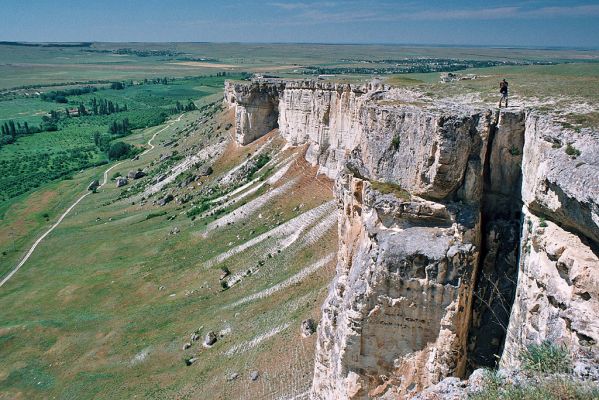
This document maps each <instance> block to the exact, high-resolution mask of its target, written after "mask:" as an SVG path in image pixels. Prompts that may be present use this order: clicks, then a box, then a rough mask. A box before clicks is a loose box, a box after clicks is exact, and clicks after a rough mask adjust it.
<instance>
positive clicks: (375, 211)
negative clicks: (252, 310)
mask: <svg viewBox="0 0 599 400" xmlns="http://www.w3.org/2000/svg"><path fill="white" fill-rule="evenodd" d="M225 99H226V101H227V102H228V103H229V105H231V106H233V105H235V107H236V116H237V123H236V128H237V137H238V140H239V142H240V143H241V144H245V143H247V142H248V141H251V140H253V138H255V137H258V136H261V135H263V134H265V133H266V132H268V130H270V129H272V128H273V127H276V126H278V127H279V132H280V134H281V135H282V136H283V137H285V138H286V139H287V141H288V142H289V143H290V144H291V145H306V147H307V151H306V158H307V160H309V161H310V162H312V163H313V164H315V165H318V166H319V167H320V170H321V172H323V173H325V174H327V175H328V176H330V177H332V178H335V179H336V197H337V201H338V210H339V254H338V260H339V261H338V265H337V273H336V277H335V279H334V281H333V282H332V284H331V287H330V291H329V295H328V297H327V299H326V301H325V304H324V305H323V309H322V310H323V316H322V320H321V322H320V324H319V326H318V340H317V351H316V365H315V373H314V382H313V390H312V397H313V398H319V399H341V398H351V399H366V398H372V397H382V398H404V397H409V396H411V395H412V394H414V393H416V392H417V391H419V390H421V389H424V388H426V387H429V386H431V385H433V384H436V383H438V382H440V381H442V380H443V379H444V378H447V377H459V378H464V377H467V375H468V374H469V372H470V371H472V370H473V369H475V368H478V367H481V366H491V367H492V366H495V365H496V362H497V359H498V358H499V357H500V356H502V364H504V366H506V367H512V366H515V365H516V366H517V354H518V352H519V351H520V350H521V349H522V348H523V347H525V346H526V345H527V344H530V343H536V342H538V341H541V340H544V339H549V340H558V338H559V337H563V338H564V339H562V341H564V343H565V344H566V345H568V346H570V348H571V349H573V351H576V352H578V353H580V357H578V360H583V364H584V363H587V364H588V362H590V361H588V360H593V359H594V358H595V357H596V356H597V354H596V353H597V346H596V345H595V344H596V341H597V340H598V334H597V325H596V323H595V320H597V316H598V315H597V314H599V312H598V311H597V310H598V309H599V308H598V307H597V304H596V302H597V298H598V297H597V296H598V293H597V292H596V291H597V289H596V288H597V281H598V278H597V273H598V271H597V268H598V265H599V264H598V262H597V250H596V249H597V243H599V241H598V240H597V235H598V234H599V233H598V226H597V225H598V224H599V217H598V208H597V199H598V198H599V193H597V191H598V190H599V182H598V181H597V179H599V160H598V159H596V157H597V156H596V154H599V152H597V150H598V148H597V144H598V143H599V138H598V137H597V135H596V134H594V133H592V132H591V134H589V132H586V133H587V135H586V136H585V135H579V136H577V137H573V136H568V137H566V135H565V134H563V133H561V131H560V130H559V129H557V128H556V127H555V126H554V125H551V124H550V123H549V122H546V120H545V119H543V118H541V117H539V116H537V115H536V114H534V113H531V112H525V111H524V110H514V111H505V110H502V111H501V112H492V111H491V110H487V109H475V108H472V107H470V106H468V105H457V106H452V108H445V107H441V106H440V105H439V104H435V103H431V102H429V103H425V104H421V103H420V102H419V101H418V94H415V93H410V92H405V91H400V90H392V89H389V88H387V87H384V86H383V85H381V84H380V83H379V82H374V83H372V84H370V85H362V86H355V85H347V84H333V83H329V82H311V81H276V82H271V81H258V82H254V83H252V84H245V85H244V84H228V86H227V90H226V94H225ZM256 110H262V111H256ZM274 116H276V117H277V121H278V122H277V123H276V124H275V123H274V122H273V118H274ZM250 121H251V123H250ZM256 127H260V128H259V129H258V128H256ZM560 146H561V148H560ZM577 148H578V149H580V148H583V149H584V151H582V154H581V155H579V156H578V158H577V159H573V158H572V156H571V155H572V154H573V155H576V154H577V152H576V151H575V150H576V149H577ZM572 149H574V150H572ZM589 150H590V151H589ZM567 153H570V155H569V154H567ZM589 153H590V154H589ZM591 154H594V156H592V155H591ZM593 157H595V158H593ZM542 218H543V219H542ZM545 219H546V221H547V222H545ZM523 221H526V222H525V223H524V224H523V223H522V222H523ZM528 221H531V222H530V224H532V225H530V224H529V223H528ZM549 221H552V222H549ZM542 224H545V225H547V227H542V226H541V225H542ZM549 230H550V232H547V233H545V232H546V231H549ZM560 243H561V244H562V247H560ZM558 277H559V279H561V280H558ZM516 282H517V285H516ZM564 285H565V286H564ZM514 299H515V303H514ZM513 303H514V304H515V305H514V309H513V311H512V304H513ZM504 344H505V351H504ZM583 353H584V354H583ZM584 360H587V361H588V362H587V361H584ZM585 365H586V364H585Z"/></svg>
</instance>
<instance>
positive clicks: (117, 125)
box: [108, 118, 131, 135]
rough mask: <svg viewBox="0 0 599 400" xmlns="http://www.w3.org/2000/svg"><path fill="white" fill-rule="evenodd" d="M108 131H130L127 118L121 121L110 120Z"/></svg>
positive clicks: (121, 133) (122, 133)
mask: <svg viewBox="0 0 599 400" xmlns="http://www.w3.org/2000/svg"><path fill="white" fill-rule="evenodd" d="M108 132H110V133H111V134H113V135H127V134H128V133H129V132H131V127H130V126H129V119H128V118H124V119H123V120H122V121H112V124H111V125H110V127H109V128H108Z"/></svg>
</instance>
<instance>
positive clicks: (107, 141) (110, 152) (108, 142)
mask: <svg viewBox="0 0 599 400" xmlns="http://www.w3.org/2000/svg"><path fill="white" fill-rule="evenodd" d="M94 143H95V145H96V146H97V147H98V148H99V149H100V150H101V151H103V152H104V153H106V156H107V157H108V159H110V160H122V159H124V158H129V157H133V156H134V155H135V154H137V153H138V152H140V151H142V149H138V148H136V147H133V146H131V145H130V144H128V143H125V142H112V137H111V136H110V135H107V134H101V133H100V132H94Z"/></svg>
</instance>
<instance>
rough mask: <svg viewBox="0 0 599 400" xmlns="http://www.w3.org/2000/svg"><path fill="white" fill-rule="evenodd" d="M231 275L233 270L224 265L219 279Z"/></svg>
mask: <svg viewBox="0 0 599 400" xmlns="http://www.w3.org/2000/svg"><path fill="white" fill-rule="evenodd" d="M229 275H231V271H229V268H227V267H223V268H221V270H220V277H219V278H218V280H219V281H222V280H223V279H225V278H226V277H227V276H229Z"/></svg>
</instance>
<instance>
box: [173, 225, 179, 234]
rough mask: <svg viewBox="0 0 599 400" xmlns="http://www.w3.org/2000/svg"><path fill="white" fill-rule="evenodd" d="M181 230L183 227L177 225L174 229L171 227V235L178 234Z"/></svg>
mask: <svg viewBox="0 0 599 400" xmlns="http://www.w3.org/2000/svg"><path fill="white" fill-rule="evenodd" d="M179 232H181V229H179V227H178V226H175V227H174V228H173V229H171V235H176V234H177V233H179Z"/></svg>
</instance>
